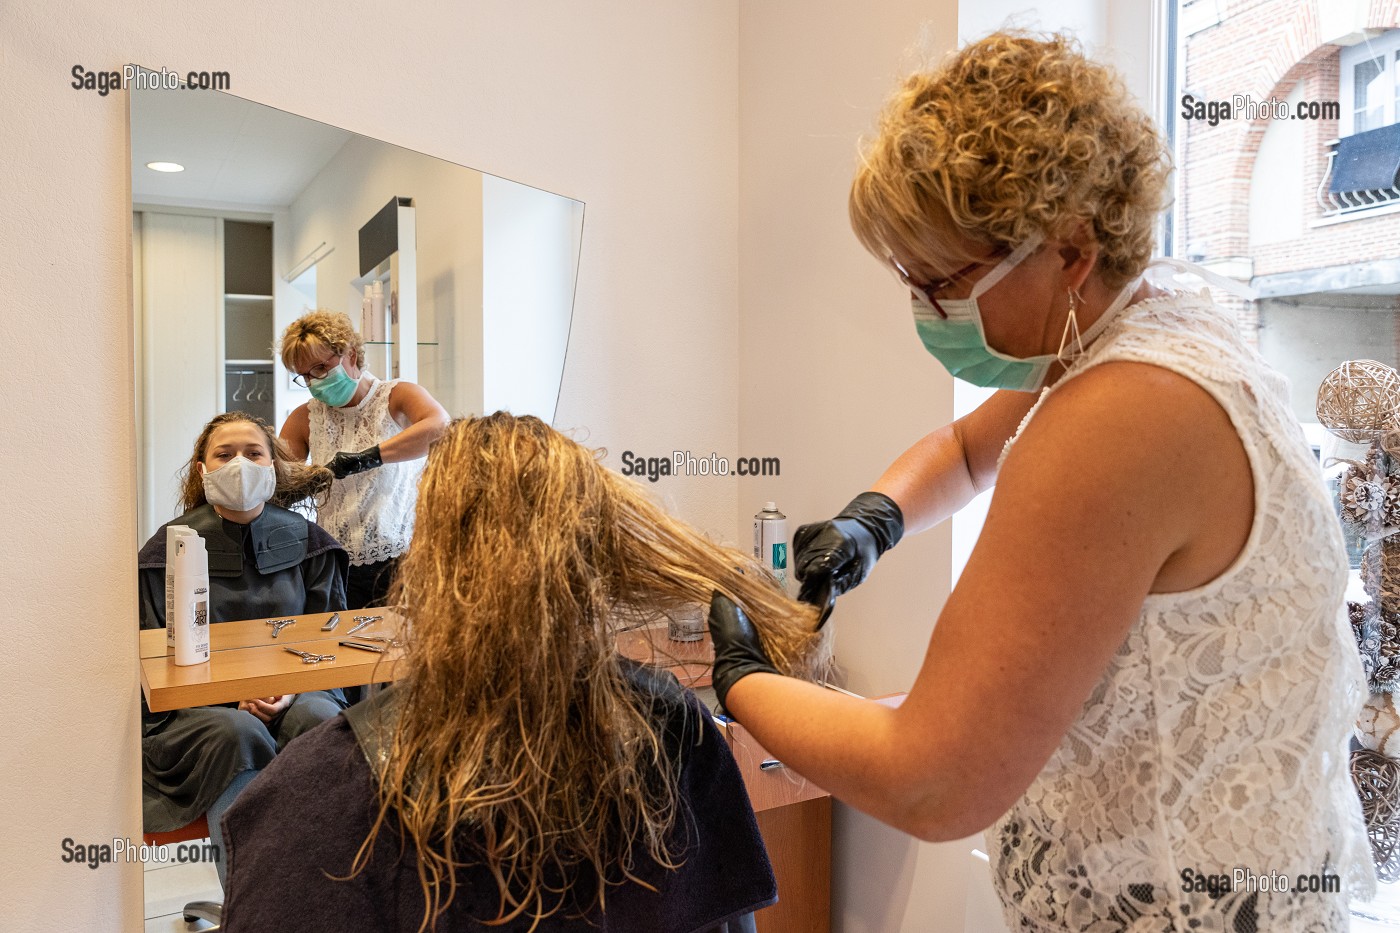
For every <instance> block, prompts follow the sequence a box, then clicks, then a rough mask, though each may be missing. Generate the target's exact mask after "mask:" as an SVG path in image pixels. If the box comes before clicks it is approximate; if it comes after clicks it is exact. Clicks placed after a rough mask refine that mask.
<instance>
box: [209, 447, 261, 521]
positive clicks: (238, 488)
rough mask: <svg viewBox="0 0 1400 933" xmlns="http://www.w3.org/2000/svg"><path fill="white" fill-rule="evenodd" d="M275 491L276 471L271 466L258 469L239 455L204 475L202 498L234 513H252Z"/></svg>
mask: <svg viewBox="0 0 1400 933" xmlns="http://www.w3.org/2000/svg"><path fill="white" fill-rule="evenodd" d="M200 468H201V469H204V464H202V463H201V464H200ZM276 491H277V470H276V469H275V468H274V467H273V466H272V464H268V465H267V466H258V465H257V464H256V463H254V462H253V461H251V460H249V459H247V458H246V457H244V456H243V455H242V454H239V455H238V456H236V457H234V458H233V459H232V460H230V461H229V462H228V463H225V464H224V465H223V466H221V467H219V468H218V469H217V470H205V471H204V498H206V499H208V500H209V501H210V502H211V503H213V504H214V505H221V506H223V507H224V508H226V509H233V510H234V511H235V512H248V511H251V510H252V509H256V508H257V507H258V506H260V505H262V504H263V503H264V502H266V501H267V500H268V499H271V498H272V494H273V493H274V492H276Z"/></svg>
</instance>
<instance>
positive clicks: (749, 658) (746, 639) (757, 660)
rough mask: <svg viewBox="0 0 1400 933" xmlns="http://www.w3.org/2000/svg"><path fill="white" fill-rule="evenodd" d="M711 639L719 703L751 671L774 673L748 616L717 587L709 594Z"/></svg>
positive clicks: (716, 694) (774, 669)
mask: <svg viewBox="0 0 1400 933" xmlns="http://www.w3.org/2000/svg"><path fill="white" fill-rule="evenodd" d="M710 640H711V641H713V642H714V646H715V667H714V673H713V674H712V681H713V686H714V688H715V696H717V697H719V704H720V706H724V698H725V697H726V696H727V695H728V694H729V688H731V687H733V686H734V685H735V684H736V683H738V682H739V679H740V678H742V677H747V676H748V675H750V674H776V673H778V670H777V668H775V667H773V662H772V661H770V660H768V655H766V654H764V653H763V641H762V639H760V638H759V637H758V629H756V628H754V625H753V623H752V622H750V621H749V617H748V616H747V615H745V614H744V610H742V609H740V608H739V607H738V606H737V605H736V604H735V603H734V601H733V600H732V599H730V598H729V597H728V596H725V595H724V594H723V593H721V592H719V591H718V590H716V591H715V592H714V593H713V594H712V595H711V596H710Z"/></svg>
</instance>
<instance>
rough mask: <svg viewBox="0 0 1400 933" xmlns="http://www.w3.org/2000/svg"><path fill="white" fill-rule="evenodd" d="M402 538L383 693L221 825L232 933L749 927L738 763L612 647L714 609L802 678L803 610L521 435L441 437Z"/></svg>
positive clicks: (617, 480) (665, 685) (702, 542)
mask: <svg viewBox="0 0 1400 933" xmlns="http://www.w3.org/2000/svg"><path fill="white" fill-rule="evenodd" d="M415 528H416V531H415V533H414V539H413V544H412V546H411V547H410V549H409V551H408V554H407V556H406V557H405V559H404V561H403V563H402V565H401V567H400V569H399V573H398V576H397V578H396V582H395V585H394V590H393V591H392V594H391V600H392V601H393V603H394V604H395V605H398V606H400V607H402V611H403V612H404V614H405V616H406V618H407V619H408V621H409V626H410V628H409V634H408V635H407V645H406V651H407V658H406V660H405V661H403V662H401V665H402V666H401V667H400V668H399V670H398V673H399V675H400V679H399V680H398V682H397V683H396V684H395V685H394V686H393V687H391V688H389V689H388V690H385V691H383V692H381V693H380V694H379V695H378V696H376V697H375V698H373V699H372V700H369V701H367V702H365V703H362V704H359V705H357V706H355V707H353V708H351V709H350V710H347V711H346V713H345V714H344V715H343V716H340V717H337V718H335V719H333V720H331V721H330V722H327V723H325V724H323V725H322V726H320V727H318V728H316V729H313V730H312V731H311V732H309V733H308V734H307V735H305V736H303V737H302V738H301V739H300V740H298V741H297V743H296V744H295V745H293V746H292V747H291V748H289V749H288V750H287V751H286V752H285V753H284V754H281V755H279V756H278V757H277V760H276V761H274V762H273V763H272V764H271V765H269V766H268V768H267V769H266V771H264V773H263V774H262V776H261V777H260V778H259V779H258V780H257V781H255V782H253V784H252V786H251V787H249V788H248V791H247V792H246V793H245V794H244V796H243V797H242V798H240V800H239V801H238V803H237V804H236V805H235V806H234V807H233V808H232V809H231V810H230V811H229V813H228V816H227V819H226V820H225V829H226V831H227V835H228V844H229V857H230V862H229V886H228V892H227V899H226V901H225V913H224V923H225V930H226V931H228V933H248V931H261V930H269V929H295V930H299V931H302V933H318V931H338V930H344V929H351V928H353V929H356V930H366V931H395V933H397V931H423V930H429V929H431V930H478V931H486V930H503V931H527V930H534V931H540V933H544V931H561V930H586V929H598V930H611V931H645V933H663V931H677V933H691V931H702V930H705V931H708V930H731V931H732V930H743V929H752V922H753V920H752V916H751V914H752V911H754V910H756V909H758V908H760V907H764V906H767V905H768V904H771V903H772V902H773V901H774V900H775V899H776V891H775V886H774V880H773V875H772V870H771V868H770V866H769V863H768V859H767V855H766V853H765V851H764V848H763V843H762V839H761V837H760V836H759V834H758V829H757V824H756V821H755V819H754V815H753V811H752V809H751V808H750V806H749V801H748V797H747V795H746V793H745V790H744V785H743V780H742V778H741V776H740V774H739V771H738V767H737V765H736V764H735V762H734V759H733V757H732V756H731V755H730V753H729V750H728V746H727V745H726V744H725V741H724V738H723V736H722V735H721V734H720V732H719V731H718V730H717V729H716V727H715V725H714V723H713V721H712V718H711V716H710V714H709V713H708V712H707V711H706V709H705V708H704V706H703V705H702V704H701V703H700V701H699V700H698V699H697V698H696V697H695V696H694V695H693V694H691V693H690V692H689V691H687V690H685V689H683V688H682V687H680V685H679V684H678V683H677V682H676V680H675V678H674V677H672V676H671V675H670V674H663V673H658V672H657V671H654V670H652V669H648V668H644V667H642V666H640V665H637V664H634V663H633V662H630V661H627V660H625V659H623V658H622V657H620V656H619V655H618V654H617V651H616V648H615V638H616V635H617V633H618V631H619V629H621V628H623V627H625V626H628V625H634V624H636V623H637V621H638V620H640V619H644V618H649V617H654V615H655V614H656V613H657V612H658V611H663V610H676V609H680V608H682V607H688V606H690V607H693V606H702V605H704V604H707V603H708V602H709V600H710V597H711V595H712V593H713V592H714V591H716V590H718V591H720V592H723V593H725V594H726V595H728V596H730V597H732V598H733V599H735V600H736V601H738V602H740V603H742V604H744V605H747V606H751V607H753V611H752V617H753V618H755V619H764V620H766V621H765V628H764V632H763V637H764V641H765V645H766V647H767V648H769V649H771V650H772V651H773V652H776V655H777V658H776V664H777V666H778V667H780V668H781V669H783V670H787V671H791V672H793V673H794V674H803V675H807V676H811V675H813V674H815V673H817V672H818V671H819V668H820V667H821V665H822V664H824V663H825V658H824V655H823V646H822V642H821V639H820V637H819V636H817V635H816V634H815V633H814V632H813V628H814V625H815V621H816V610H815V609H814V608H812V607H810V606H805V605H802V604H799V603H796V602H794V601H792V600H789V599H788V598H787V597H786V596H785V595H784V594H783V593H782V592H780V591H779V590H778V589H777V588H775V587H774V586H773V585H772V583H771V580H770V579H769V578H767V577H765V576H763V575H762V574H761V573H757V572H754V571H752V570H751V571H750V572H749V573H747V574H745V573H743V572H742V571H741V570H740V568H741V567H744V566H746V565H748V564H750V560H751V559H750V558H747V557H746V556H745V555H743V554H741V553H740V552H739V551H737V550H735V549H732V548H727V547H720V546H718V545H716V544H713V543H711V542H710V541H708V540H707V539H705V538H704V537H703V536H702V535H701V534H699V533H698V532H696V531H694V530H693V529H691V528H689V527H687V526H685V525H683V524H681V523H680V522H678V521H676V520H674V519H672V518H670V517H669V516H667V515H666V514H665V512H663V511H662V510H661V509H660V508H658V507H657V506H656V505H654V504H653V503H652V502H651V501H649V500H648V499H647V498H646V495H645V494H644V493H643V492H642V490H641V487H639V486H637V485H636V484H634V483H633V482H631V481H630V480H627V479H624V478H623V477H621V476H619V475H618V474H616V473H614V472H612V471H610V470H608V469H607V468H606V467H604V466H603V465H602V464H601V463H600V462H599V459H598V457H597V455H596V454H594V453H593V452H591V451H589V450H587V449H585V448H583V447H581V446H579V445H578V444H576V443H574V442H573V441H571V440H569V439H567V438H565V437H564V436H563V435H561V434H559V433H557V432H556V431H554V430H553V429H552V428H550V427H549V426H548V425H546V424H544V423H543V422H541V421H540V420H539V419H537V418H533V417H520V418H516V417H513V416H511V415H508V414H504V413H497V414H495V415H491V416H490V417H486V418H477V419H472V420H467V421H457V422H454V423H453V424H452V425H451V426H450V427H449V428H448V430H447V433H446V434H445V435H444V436H443V437H442V438H441V439H440V440H438V441H437V442H436V443H435V444H434V445H433V447H432V449H431V451H430V453H429V454H428V462H427V466H426V470H425V472H424V474H423V478H422V483H421V485H420V487H419V494H418V504H417V515H416V519H415Z"/></svg>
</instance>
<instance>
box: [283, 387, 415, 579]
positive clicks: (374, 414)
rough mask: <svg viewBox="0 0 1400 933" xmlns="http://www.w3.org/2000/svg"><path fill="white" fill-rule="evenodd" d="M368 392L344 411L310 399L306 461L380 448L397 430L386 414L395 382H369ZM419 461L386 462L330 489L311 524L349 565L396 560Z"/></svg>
mask: <svg viewBox="0 0 1400 933" xmlns="http://www.w3.org/2000/svg"><path fill="white" fill-rule="evenodd" d="M370 378H371V379H372V380H373V382H372V383H371V386H370V390H369V393H368V394H367V395H366V396H365V397H364V400H363V401H361V402H360V404H358V405H355V406H353V407H350V408H331V407H330V406H328V405H326V404H325V403H323V402H320V401H318V400H316V399H312V400H311V402H310V403H309V405H310V410H309V414H310V432H311V443H310V448H311V460H312V462H313V463H327V462H329V461H330V459H331V458H332V457H334V456H335V455H336V453H337V452H339V451H342V450H349V451H358V450H364V449H365V448H367V447H373V446H374V445H375V444H379V443H382V442H383V441H386V440H388V439H389V438H391V437H393V436H394V435H395V434H398V433H399V432H400V431H402V430H403V428H401V427H400V426H399V424H398V422H397V421H395V420H394V417H393V415H391V414H390V413H389V394H390V393H391V392H392V391H393V388H394V386H395V385H397V384H398V381H397V380H394V381H392V382H381V381H380V380H378V379H375V378H374V377H373V376H371V377H370ZM423 466H424V460H422V459H421V458H420V459H417V460H409V461H407V462H404V463H386V464H384V465H383V466H380V467H376V468H375V469H373V470H366V471H365V472H363V473H356V474H355V475H353V476H347V477H345V478H344V479H340V480H336V481H335V482H334V483H332V484H331V491H330V493H329V495H328V496H327V498H326V501H325V503H324V504H323V505H322V506H321V507H320V508H319V509H318V510H317V514H316V522H317V524H319V525H320V526H321V527H322V528H324V529H326V531H328V532H330V533H331V534H332V535H334V536H335V538H336V540H338V541H339V542H340V543H341V546H342V547H344V548H345V551H346V553H348V554H349V555H350V563H351V564H353V565H355V566H360V565H363V564H373V563H377V562H379V561H383V560H389V559H391V558H394V557H398V556H399V555H400V554H402V553H403V552H404V551H406V550H408V544H409V542H410V541H411V540H412V538H413V510H414V507H415V506H416V505H417V503H418V479H419V477H420V476H421V475H422V474H423Z"/></svg>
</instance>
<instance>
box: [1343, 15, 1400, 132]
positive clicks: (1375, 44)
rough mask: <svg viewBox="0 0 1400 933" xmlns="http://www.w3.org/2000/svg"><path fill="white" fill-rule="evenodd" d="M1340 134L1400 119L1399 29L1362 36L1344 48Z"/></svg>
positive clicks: (1376, 127)
mask: <svg viewBox="0 0 1400 933" xmlns="http://www.w3.org/2000/svg"><path fill="white" fill-rule="evenodd" d="M1338 64H1339V65H1340V67H1341V94H1340V95H1339V97H1340V98H1341V101H1342V119H1341V125H1340V126H1339V127H1338V129H1339V131H1340V135H1342V136H1351V135H1353V134H1355V133H1364V132H1366V131H1367V130H1374V129H1378V128H1379V127H1382V126H1389V125H1390V124H1392V123H1400V108H1397V106H1396V102H1397V100H1400V29H1391V30H1389V31H1387V32H1384V33H1381V34H1380V35H1379V36H1376V37H1374V38H1371V39H1363V40H1362V41H1360V42H1358V43H1356V44H1355V45H1351V46H1347V47H1346V48H1343V49H1342V51H1341V55H1340V58H1339V62H1338Z"/></svg>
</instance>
